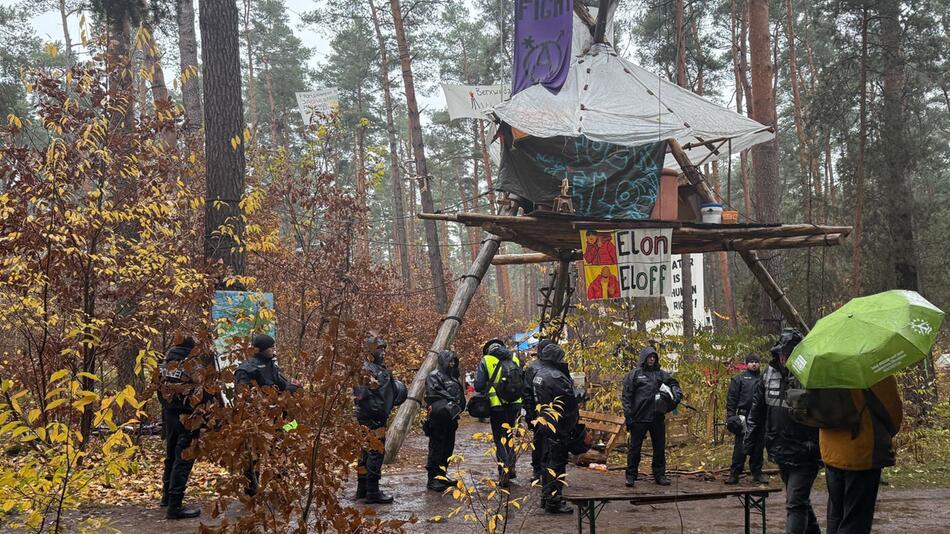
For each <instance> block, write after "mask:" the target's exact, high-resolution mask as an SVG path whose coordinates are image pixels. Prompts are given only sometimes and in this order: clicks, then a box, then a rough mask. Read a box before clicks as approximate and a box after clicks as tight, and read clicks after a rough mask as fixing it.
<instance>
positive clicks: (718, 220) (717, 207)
mask: <svg viewBox="0 0 950 534" xmlns="http://www.w3.org/2000/svg"><path fill="white" fill-rule="evenodd" d="M699 212H700V213H702V214H703V222H704V223H707V224H722V204H703V205H702V206H700V208H699Z"/></svg>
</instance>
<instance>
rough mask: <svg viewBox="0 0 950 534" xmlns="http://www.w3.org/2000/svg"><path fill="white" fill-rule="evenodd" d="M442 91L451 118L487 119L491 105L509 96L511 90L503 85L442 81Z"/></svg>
mask: <svg viewBox="0 0 950 534" xmlns="http://www.w3.org/2000/svg"><path fill="white" fill-rule="evenodd" d="M442 92H443V93H445V104H446V107H447V108H448V111H449V118H450V119H452V120H455V119H488V118H489V116H488V112H489V111H491V108H492V106H494V105H495V104H500V103H502V101H504V100H505V99H506V98H508V97H509V96H511V91H510V90H509V89H508V87H506V86H504V85H457V84H452V83H443V84H442Z"/></svg>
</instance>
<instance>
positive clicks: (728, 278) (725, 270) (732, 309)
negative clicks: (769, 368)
mask: <svg viewBox="0 0 950 534" xmlns="http://www.w3.org/2000/svg"><path fill="white" fill-rule="evenodd" d="M712 169H713V171H712V173H713V183H714V184H715V185H716V194H717V195H719V196H720V198H721V197H722V194H721V192H720V191H721V189H722V180H721V179H720V178H721V177H720V175H719V162H716V161H714V162H713V163H712ZM718 256H719V276H720V277H721V282H722V299H723V302H724V304H725V306H726V315H728V316H729V328H730V329H731V330H732V331H733V332H735V331H736V330H738V328H739V321H738V318H737V317H736V299H735V296H734V295H733V293H732V273H731V272H730V270H729V253H728V252H720V253H718Z"/></svg>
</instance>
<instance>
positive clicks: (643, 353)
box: [640, 347, 660, 369]
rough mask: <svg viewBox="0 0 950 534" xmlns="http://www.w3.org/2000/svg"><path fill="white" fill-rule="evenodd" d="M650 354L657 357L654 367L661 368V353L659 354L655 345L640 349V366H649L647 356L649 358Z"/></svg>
mask: <svg viewBox="0 0 950 534" xmlns="http://www.w3.org/2000/svg"><path fill="white" fill-rule="evenodd" d="M650 355H653V357H654V358H655V359H656V363H654V364H653V368H654V369H659V368H660V355H659V353H657V352H656V349H655V348H653V347H646V348H645V349H640V367H643V368H644V369H645V368H646V366H647V358H648V357H649V356H650Z"/></svg>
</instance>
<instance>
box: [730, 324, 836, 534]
mask: <svg viewBox="0 0 950 534" xmlns="http://www.w3.org/2000/svg"><path fill="white" fill-rule="evenodd" d="M801 340H802V333H801V332H799V331H798V330H795V329H793V328H786V329H785V330H783V331H782V334H781V335H780V336H779V338H778V341H776V342H775V345H773V346H772V348H771V349H770V352H771V353H772V360H771V361H770V362H769V367H768V369H766V370H765V373H764V374H763V375H762V381H761V382H759V384H758V385H757V386H756V388H755V395H754V396H753V398H752V408H751V410H750V411H749V418H748V420H747V421H746V434H745V437H744V438H743V446H744V447H746V448H752V447H753V446H754V444H755V442H756V441H757V440H758V439H761V436H762V435H763V434H764V435H765V449H766V450H767V451H769V458H770V459H771V460H772V461H773V462H775V463H776V464H778V468H779V474H780V475H781V476H782V482H783V483H784V484H785V512H786V521H785V532H786V533H787V534H821V528H820V527H819V526H818V518H817V517H815V511H814V509H812V506H811V487H812V485H813V484H814V483H815V478H816V477H817V476H818V470H819V469H820V467H821V453H820V450H819V448H818V429H817V428H813V427H809V426H805V425H802V424H799V423H796V422H795V421H794V420H793V419H792V418H791V415H790V412H789V405H788V401H787V399H786V397H787V393H788V390H789V389H792V388H800V387H801V384H800V383H799V382H798V379H796V378H795V377H794V376H793V375H792V374H791V373H790V372H789V370H788V367H787V362H788V357H789V356H791V354H792V349H794V348H795V346H796V345H798V344H799V343H800V342H801Z"/></svg>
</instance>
